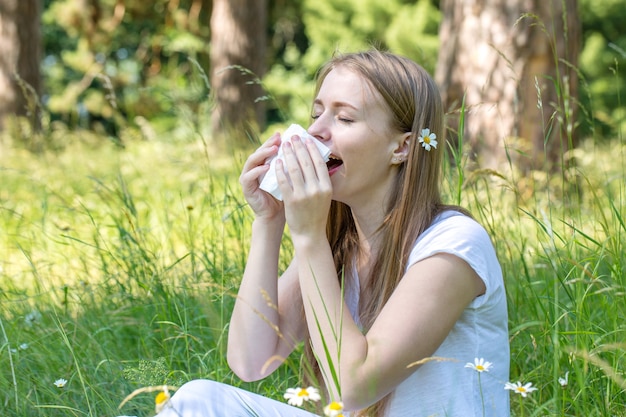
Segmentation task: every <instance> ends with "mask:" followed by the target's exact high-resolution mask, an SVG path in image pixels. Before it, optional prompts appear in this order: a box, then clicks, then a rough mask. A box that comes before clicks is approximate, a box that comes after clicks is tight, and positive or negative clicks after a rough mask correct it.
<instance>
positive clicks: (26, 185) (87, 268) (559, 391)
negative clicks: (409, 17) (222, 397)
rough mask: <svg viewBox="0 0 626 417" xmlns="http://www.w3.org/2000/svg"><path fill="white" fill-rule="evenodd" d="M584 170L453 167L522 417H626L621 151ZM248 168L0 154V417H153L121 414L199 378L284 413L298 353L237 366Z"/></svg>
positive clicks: (194, 157) (603, 150) (95, 152)
mask: <svg viewBox="0 0 626 417" xmlns="http://www.w3.org/2000/svg"><path fill="white" fill-rule="evenodd" d="M574 157H576V160H577V162H578V164H577V167H576V169H575V171H572V172H570V175H569V176H568V177H567V178H569V179H571V178H576V179H577V184H579V186H578V187H573V186H570V185H569V180H566V179H564V178H562V177H558V176H557V177H556V178H553V177H551V176H548V175H545V174H543V173H535V174H533V175H532V176H528V177H519V176H517V175H514V174H502V173H500V175H494V173H493V172H489V171H473V172H472V171H471V170H470V171H469V172H465V173H464V178H463V181H461V182H459V181H458V177H457V174H455V172H458V170H457V168H458V166H456V167H452V168H451V169H449V178H450V183H449V186H448V187H447V188H448V189H449V191H448V195H450V196H454V197H451V199H450V201H454V200H455V199H456V198H460V199H461V203H462V204H463V205H465V206H467V207H468V208H469V209H470V210H471V211H472V212H473V213H474V214H475V215H476V217H477V218H478V219H479V220H480V221H481V223H483V224H484V225H485V226H486V227H487V229H488V230H489V232H490V233H491V235H492V236H493V239H494V243H495V245H496V248H497V250H498V254H499V257H500V260H501V263H502V267H503V270H504V275H505V279H506V285H507V292H508V301H509V315H510V339H511V381H512V382H515V381H518V380H519V381H522V382H524V383H525V382H532V383H533V384H534V386H536V387H537V388H538V391H535V392H533V393H532V394H530V395H529V396H528V397H527V398H524V399H521V398H520V397H518V396H513V397H512V406H513V415H515V416H519V415H525V416H626V411H625V410H624V404H626V393H625V389H626V384H625V383H624V378H625V376H624V372H625V369H626V363H625V361H626V302H625V301H624V300H625V299H626V297H625V291H626V253H625V252H624V249H623V248H624V247H625V243H626V226H625V222H626V195H625V194H626V190H625V189H624V178H625V177H626V168H625V166H626V164H625V162H626V145H625V144H624V142H623V140H621V139H616V140H613V141H611V142H610V143H604V144H602V145H599V144H596V145H594V144H593V142H592V141H587V142H585V143H583V145H582V146H581V148H580V149H578V150H577V151H576V152H575V153H574ZM243 159H244V156H243V155H238V156H235V157H231V158H224V157H221V158H217V157H215V158H214V157H212V156H211V152H206V150H205V149H204V147H203V146H202V144H200V143H182V144H181V143H177V144H165V143H162V142H138V141H137V142H132V143H129V144H128V147H127V148H126V149H125V150H119V149H117V148H115V147H114V146H112V145H102V146H100V147H98V148H93V147H87V146H75V147H72V148H71V149H67V150H65V151H64V152H61V153H58V154H42V155H39V156H34V155H32V154H30V153H27V152H25V151H22V150H20V149H19V148H11V147H7V148H4V149H2V154H1V156H0V184H1V187H0V285H1V287H0V288H1V289H0V324H1V326H0V369H2V377H0V415H2V416H7V417H13V416H29V417H31V416H93V417H96V416H116V415H138V416H149V415H152V414H153V406H154V402H153V401H154V393H143V394H139V395H137V396H136V397H134V398H132V399H131V400H130V401H128V402H127V403H126V404H125V405H124V407H123V408H122V409H121V410H118V406H119V404H120V403H121V402H122V401H123V400H124V398H126V397H127V396H128V395H129V394H130V393H131V392H133V391H134V390H135V389H138V388H141V387H146V386H152V385H162V384H170V385H180V384H181V383H183V382H184V381H187V380H189V379H193V378H199V377H203V378H212V379H216V380H219V381H224V382H227V383H231V384H235V385H239V386H243V387H244V388H246V389H251V390H254V391H257V392H261V393H264V394H266V395H269V396H272V397H274V398H277V399H281V397H282V393H283V392H284V391H285V390H286V388H287V387H290V386H295V385H298V383H299V381H298V357H297V356H294V357H293V358H290V360H289V362H288V364H287V366H286V367H282V368H281V369H280V370H279V371H278V372H277V373H276V374H275V375H272V376H271V377H269V378H267V379H266V380H264V381H261V382H258V383H250V384H243V383H241V382H240V381H238V379H237V378H236V377H235V376H234V375H233V374H232V373H231V372H230V370H229V369H228V366H227V364H226V362H225V343H226V342H225V336H226V330H227V323H228V317H229V312H230V309H231V307H232V304H233V301H234V300H233V297H234V294H235V292H236V288H237V284H238V280H239V278H240V276H241V274H242V271H243V267H244V264H245V256H246V248H247V245H248V241H247V239H248V236H249V229H250V223H251V220H252V218H251V213H250V212H249V210H248V208H247V207H246V206H245V204H244V201H243V199H242V196H241V193H240V191H239V188H238V183H237V177H238V174H239V167H240V166H241V164H242V161H243ZM459 196H460V197H459ZM285 244H286V246H287V248H288V249H289V242H288V241H286V242H285ZM287 252H289V250H288V251H287ZM287 255H288V253H287V254H285V258H284V259H283V260H282V263H283V266H285V265H286V262H287V259H288V256H287ZM33 312H38V314H35V315H33ZM22 344H26V345H24V346H22V347H20V346H21V345H22ZM485 359H486V360H489V358H485ZM494 366H497V364H494ZM566 372H569V384H568V385H567V386H566V387H564V388H563V387H561V386H560V384H559V383H558V378H559V377H563V376H564V375H565V373H566ZM58 378H65V379H67V380H68V381H69V382H68V384H67V385H66V386H65V387H64V388H57V387H55V386H54V385H53V382H54V381H55V380H56V379H58ZM520 400H522V401H520Z"/></svg>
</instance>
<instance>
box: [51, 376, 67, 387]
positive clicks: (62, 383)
mask: <svg viewBox="0 0 626 417" xmlns="http://www.w3.org/2000/svg"><path fill="white" fill-rule="evenodd" d="M66 385H67V379H65V378H59V379H57V380H56V381H54V386H55V387H57V388H63V387H65V386H66Z"/></svg>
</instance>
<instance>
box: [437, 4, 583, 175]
mask: <svg viewBox="0 0 626 417" xmlns="http://www.w3.org/2000/svg"><path fill="white" fill-rule="evenodd" d="M441 8H442V12H443V15H444V18H443V21H442V24H441V26H440V53H439V57H438V63H437V72H436V74H435V78H436V80H437V82H438V83H439V85H440V87H441V89H442V96H443V99H444V103H445V105H446V107H447V109H446V110H447V111H448V112H449V115H450V117H449V119H448V120H449V128H450V130H451V131H452V132H453V134H452V139H454V137H455V136H457V135H456V134H458V133H459V132H458V129H457V126H458V120H459V119H458V116H459V114H460V106H461V103H462V102H463V99H464V100H465V106H464V107H465V126H464V131H463V132H461V133H463V136H464V141H465V142H466V143H468V144H469V146H470V149H471V152H472V157H473V158H474V159H476V160H477V161H478V163H479V164H480V165H482V166H484V167H487V168H492V169H499V168H502V167H503V166H505V165H507V164H508V163H509V161H511V162H512V163H513V164H514V165H516V166H517V167H518V168H520V169H521V170H522V171H528V170H531V169H542V168H545V167H546V163H547V165H548V166H558V165H559V163H560V162H561V160H562V157H563V156H564V154H565V151H566V150H568V149H571V148H572V147H573V146H575V144H576V133H575V130H574V121H575V119H576V114H577V106H576V102H577V100H576V99H575V97H576V95H577V92H578V78H577V75H576V72H575V70H574V69H572V68H575V67H576V65H577V61H578V52H579V50H580V36H581V28H580V24H579V23H578V18H577V17H578V11H577V0H470V1H466V0H443V1H442V3H441Z"/></svg>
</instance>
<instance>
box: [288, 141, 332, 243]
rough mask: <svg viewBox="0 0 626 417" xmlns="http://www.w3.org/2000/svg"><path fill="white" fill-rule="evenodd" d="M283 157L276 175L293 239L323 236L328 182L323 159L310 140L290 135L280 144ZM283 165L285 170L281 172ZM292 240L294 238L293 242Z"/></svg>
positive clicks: (327, 206)
mask: <svg viewBox="0 0 626 417" xmlns="http://www.w3.org/2000/svg"><path fill="white" fill-rule="evenodd" d="M283 153H284V161H281V160H279V161H277V163H276V178H277V179H278V186H279V187H280V191H281V192H282V194H283V198H284V201H285V216H286V219H287V224H288V225H289V230H290V232H291V235H292V237H293V238H294V239H296V238H298V237H299V236H306V237H309V238H311V237H319V236H323V237H324V238H325V237H326V221H327V217H328V210H329V209H330V202H331V197H332V184H331V182H330V176H329V175H328V168H327V167H326V162H325V161H324V159H323V158H322V155H320V152H319V150H318V149H317V147H316V146H315V143H313V141H312V140H310V139H306V140H304V141H303V140H302V139H300V138H299V137H294V138H293V139H292V141H291V143H289V142H285V144H284V145H283ZM285 168H286V170H287V171H286V172H285ZM294 243H295V242H294Z"/></svg>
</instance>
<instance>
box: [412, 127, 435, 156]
mask: <svg viewBox="0 0 626 417" xmlns="http://www.w3.org/2000/svg"><path fill="white" fill-rule="evenodd" d="M417 139H418V140H419V142H420V143H421V144H422V146H423V147H424V149H426V150H427V151H430V148H435V149H437V135H436V134H435V133H434V132H431V131H430V129H422V134H421V135H420V136H419V137H418V138H417Z"/></svg>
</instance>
